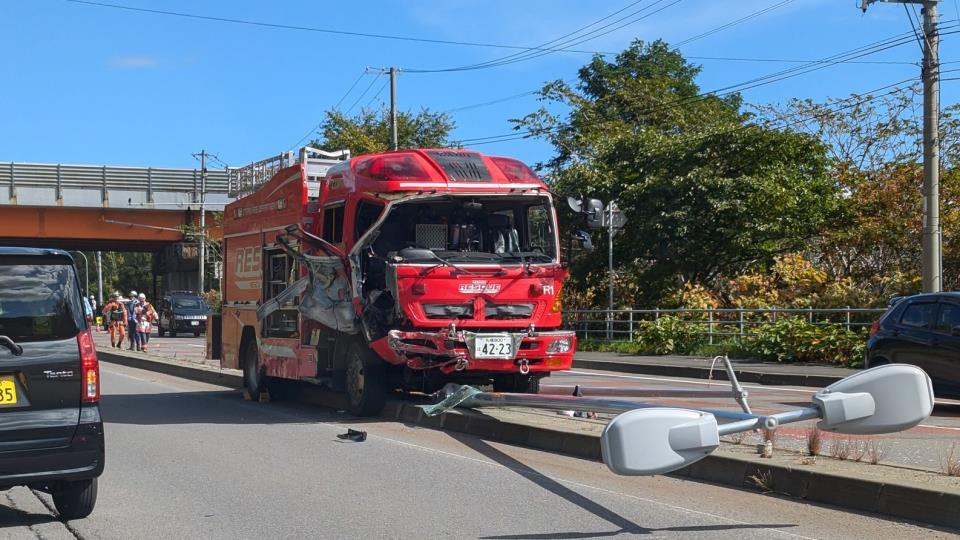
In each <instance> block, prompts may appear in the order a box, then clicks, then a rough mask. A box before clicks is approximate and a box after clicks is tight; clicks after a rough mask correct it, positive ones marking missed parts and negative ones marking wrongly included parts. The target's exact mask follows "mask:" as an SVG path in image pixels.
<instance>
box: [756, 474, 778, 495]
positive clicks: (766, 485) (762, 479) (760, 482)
mask: <svg viewBox="0 0 960 540" xmlns="http://www.w3.org/2000/svg"><path fill="white" fill-rule="evenodd" d="M750 482H752V483H753V485H755V486H757V487H758V488H760V490H761V491H763V492H764V493H771V492H773V473H772V472H771V471H758V472H757V474H754V475H751V476H750Z"/></svg>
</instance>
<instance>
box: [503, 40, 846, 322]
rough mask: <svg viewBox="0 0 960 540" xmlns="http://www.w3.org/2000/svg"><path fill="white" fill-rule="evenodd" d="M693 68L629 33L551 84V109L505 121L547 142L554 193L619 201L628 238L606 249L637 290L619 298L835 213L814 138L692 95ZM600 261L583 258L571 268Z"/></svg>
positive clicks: (711, 270) (698, 278)
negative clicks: (621, 46) (622, 45)
mask: <svg viewBox="0 0 960 540" xmlns="http://www.w3.org/2000/svg"><path fill="white" fill-rule="evenodd" d="M699 73H700V67H699V66H696V65H693V64H690V63H689V62H687V61H686V60H684V59H683V57H682V56H681V55H680V53H679V52H677V51H675V50H671V49H670V48H669V47H668V46H667V45H666V44H665V43H664V42H662V41H655V42H653V43H650V44H644V43H643V42H641V41H635V42H634V43H633V44H632V45H631V46H630V47H629V48H628V49H626V50H625V51H623V52H621V53H620V54H618V55H617V56H616V57H615V58H614V59H613V60H612V61H607V60H605V59H604V58H603V57H600V56H596V57H594V58H593V60H592V61H591V62H590V63H589V64H588V65H586V66H584V67H583V68H581V69H580V71H579V82H578V84H577V85H576V87H571V86H570V85H567V84H566V83H564V82H563V81H555V82H551V83H548V84H547V85H546V86H544V88H543V89H542V91H541V92H540V95H541V98H542V100H544V101H545V102H547V105H549V106H544V107H542V108H541V109H540V110H538V111H536V112H534V113H531V114H529V115H527V116H526V117H524V118H521V119H518V120H515V122H516V125H517V127H518V128H525V129H527V130H530V132H532V133H533V134H534V135H536V136H540V137H543V138H546V139H547V140H548V141H550V142H551V143H552V144H553V146H554V148H555V152H556V155H555V157H554V158H553V159H552V160H550V161H549V162H547V163H546V164H545V168H546V170H547V172H548V176H549V178H550V179H551V181H552V183H553V187H554V189H555V190H556V191H558V192H560V193H578V192H579V193H584V194H588V195H591V196H595V197H598V198H601V199H604V200H610V199H617V200H618V205H619V206H620V208H621V209H623V211H624V213H625V214H626V217H627V219H628V222H627V226H626V229H625V230H624V231H623V233H621V234H622V238H629V241H620V242H617V243H616V244H615V249H616V253H615V256H616V259H617V260H618V261H621V263H620V265H619V266H620V271H621V272H623V273H626V274H627V275H630V276H632V279H633V280H634V281H635V283H637V284H638V285H639V286H638V287H636V288H634V289H633V290H636V291H638V293H637V294H636V295H635V296H634V297H632V298H621V299H620V302H621V303H623V304H638V303H647V304H650V303H654V302H658V303H659V302H660V301H662V300H663V299H664V298H665V297H666V296H668V294H669V292H670V291H674V290H677V289H679V288H680V287H682V286H683V284H684V283H704V284H710V283H717V282H718V281H719V279H720V278H723V277H730V276H735V275H738V274H741V273H743V272H744V271H746V270H748V269H751V268H756V267H765V266H769V265H771V264H772V263H773V260H774V258H775V257H776V256H777V255H780V254H783V253H788V252H791V251H795V250H797V249H800V248H802V247H803V246H805V245H806V243H807V242H808V241H809V240H810V239H811V238H813V237H816V236H817V235H819V234H820V233H821V232H823V230H824V229H825V228H826V226H827V225H828V224H829V223H831V222H835V221H836V220H838V219H841V218H842V215H841V214H840V205H839V194H838V190H837V188H836V186H835V184H834V183H833V182H832V179H831V177H830V175H829V174H828V164H829V162H828V160H827V157H826V149H825V147H824V145H823V144H822V143H821V142H820V141H819V140H818V139H817V138H816V137H813V136H811V135H809V134H805V133H795V132H789V131H780V130H775V129H769V128H767V127H764V126H763V125H760V124H759V123H757V122H755V121H754V119H753V117H752V115H750V114H747V113H745V112H743V111H742V110H741V109H742V100H741V98H740V96H739V95H737V94H729V95H727V96H724V97H716V96H702V95H701V93H700V92H701V91H700V88H699V86H698V85H697V84H696V82H695V80H694V79H695V77H696V76H697V75H698V74H699ZM557 105H560V106H562V108H561V110H563V111H564V112H562V113H557V112H554V111H556V110H557V109H558V107H557ZM568 228H569V227H568ZM604 241H605V240H604ZM604 241H601V242H599V243H598V247H603V245H604ZM604 263H605V260H604V258H603V257H581V260H580V261H579V262H578V263H577V264H576V265H575V271H576V273H577V274H578V275H581V276H582V275H586V274H587V273H588V272H591V271H594V275H597V273H596V270H599V269H600V268H601V267H602V266H603V265H604ZM628 290H629V289H628Z"/></svg>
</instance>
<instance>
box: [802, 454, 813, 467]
mask: <svg viewBox="0 0 960 540" xmlns="http://www.w3.org/2000/svg"><path fill="white" fill-rule="evenodd" d="M800 464H801V465H816V464H817V456H804V457H802V458H800Z"/></svg>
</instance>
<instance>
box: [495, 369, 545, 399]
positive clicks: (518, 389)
mask: <svg viewBox="0 0 960 540" xmlns="http://www.w3.org/2000/svg"><path fill="white" fill-rule="evenodd" d="M493 391H494V392H511V393H517V394H538V393H540V376H537V375H521V374H519V373H516V374H511V375H495V376H494V377H493Z"/></svg>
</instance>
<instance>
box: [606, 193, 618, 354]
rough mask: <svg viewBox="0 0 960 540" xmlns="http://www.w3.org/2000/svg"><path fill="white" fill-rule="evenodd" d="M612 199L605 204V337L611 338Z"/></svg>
mask: <svg viewBox="0 0 960 540" xmlns="http://www.w3.org/2000/svg"><path fill="white" fill-rule="evenodd" d="M615 207H616V204H615V203H614V201H610V204H608V205H607V240H608V242H607V267H608V268H607V272H608V276H607V280H608V283H607V339H608V340H612V339H613V235H614V230H613V209H614V208H615Z"/></svg>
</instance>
